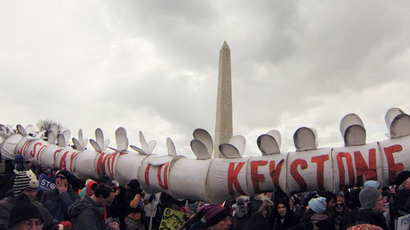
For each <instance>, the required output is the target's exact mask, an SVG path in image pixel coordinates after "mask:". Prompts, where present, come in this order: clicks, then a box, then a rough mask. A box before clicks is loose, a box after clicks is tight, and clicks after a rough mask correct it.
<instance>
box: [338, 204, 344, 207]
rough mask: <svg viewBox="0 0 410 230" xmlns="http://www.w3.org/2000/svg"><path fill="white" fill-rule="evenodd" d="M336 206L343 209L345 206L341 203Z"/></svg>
mask: <svg viewBox="0 0 410 230" xmlns="http://www.w3.org/2000/svg"><path fill="white" fill-rule="evenodd" d="M336 206H338V207H344V206H345V204H343V203H339V204H336Z"/></svg>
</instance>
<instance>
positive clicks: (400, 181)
mask: <svg viewBox="0 0 410 230" xmlns="http://www.w3.org/2000/svg"><path fill="white" fill-rule="evenodd" d="M409 177H410V171H402V172H400V173H399V174H397V176H396V179H395V180H394V184H395V185H396V186H397V187H398V186H400V185H401V184H403V182H404V181H406V180H407V178H409Z"/></svg>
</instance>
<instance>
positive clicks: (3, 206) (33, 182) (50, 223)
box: [0, 170, 71, 230]
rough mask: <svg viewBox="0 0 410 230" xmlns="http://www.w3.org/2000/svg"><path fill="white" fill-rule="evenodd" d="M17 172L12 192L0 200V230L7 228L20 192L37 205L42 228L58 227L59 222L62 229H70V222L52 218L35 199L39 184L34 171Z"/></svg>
mask: <svg viewBox="0 0 410 230" xmlns="http://www.w3.org/2000/svg"><path fill="white" fill-rule="evenodd" d="M15 172H16V173H17V175H16V179H15V182H14V186H13V192H11V193H10V194H9V196H7V197H6V198H4V199H2V200H1V201H0V230H3V229H7V225H8V219H9V217H10V215H11V211H10V210H11V208H12V206H13V204H14V203H15V202H16V197H17V196H19V195H20V194H25V195H26V196H27V197H29V198H30V199H31V201H32V203H33V204H34V205H35V206H36V207H37V209H38V211H39V212H40V215H41V217H42V219H43V223H44V229H52V228H55V227H58V226H59V225H60V224H61V225H62V226H65V228H64V229H70V228H71V224H70V223H69V222H61V223H59V221H58V220H56V219H54V218H53V217H52V216H51V215H50V213H49V212H48V211H47V209H46V208H45V207H44V206H43V204H41V203H40V202H38V201H36V200H35V198H36V191H37V188H38V186H39V184H38V180H37V178H36V176H35V175H34V173H33V172H32V171H31V170H29V171H20V172H18V171H15Z"/></svg>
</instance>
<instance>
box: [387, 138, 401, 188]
mask: <svg viewBox="0 0 410 230" xmlns="http://www.w3.org/2000/svg"><path fill="white" fill-rule="evenodd" d="M402 150H403V147H402V146H401V145H392V146H389V147H386V148H384V154H385V155H386V158H387V166H388V167H389V183H392V182H393V181H394V179H395V176H396V173H397V172H400V171H403V169H404V166H403V163H397V164H396V162H395V160H394V156H393V153H397V152H401V151H402Z"/></svg>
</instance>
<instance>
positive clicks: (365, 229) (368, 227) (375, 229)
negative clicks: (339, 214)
mask: <svg viewBox="0 0 410 230" xmlns="http://www.w3.org/2000/svg"><path fill="white" fill-rule="evenodd" d="M347 230H383V228H381V227H379V226H377V225H373V224H356V225H354V226H352V227H349V228H348V229H347Z"/></svg>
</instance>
